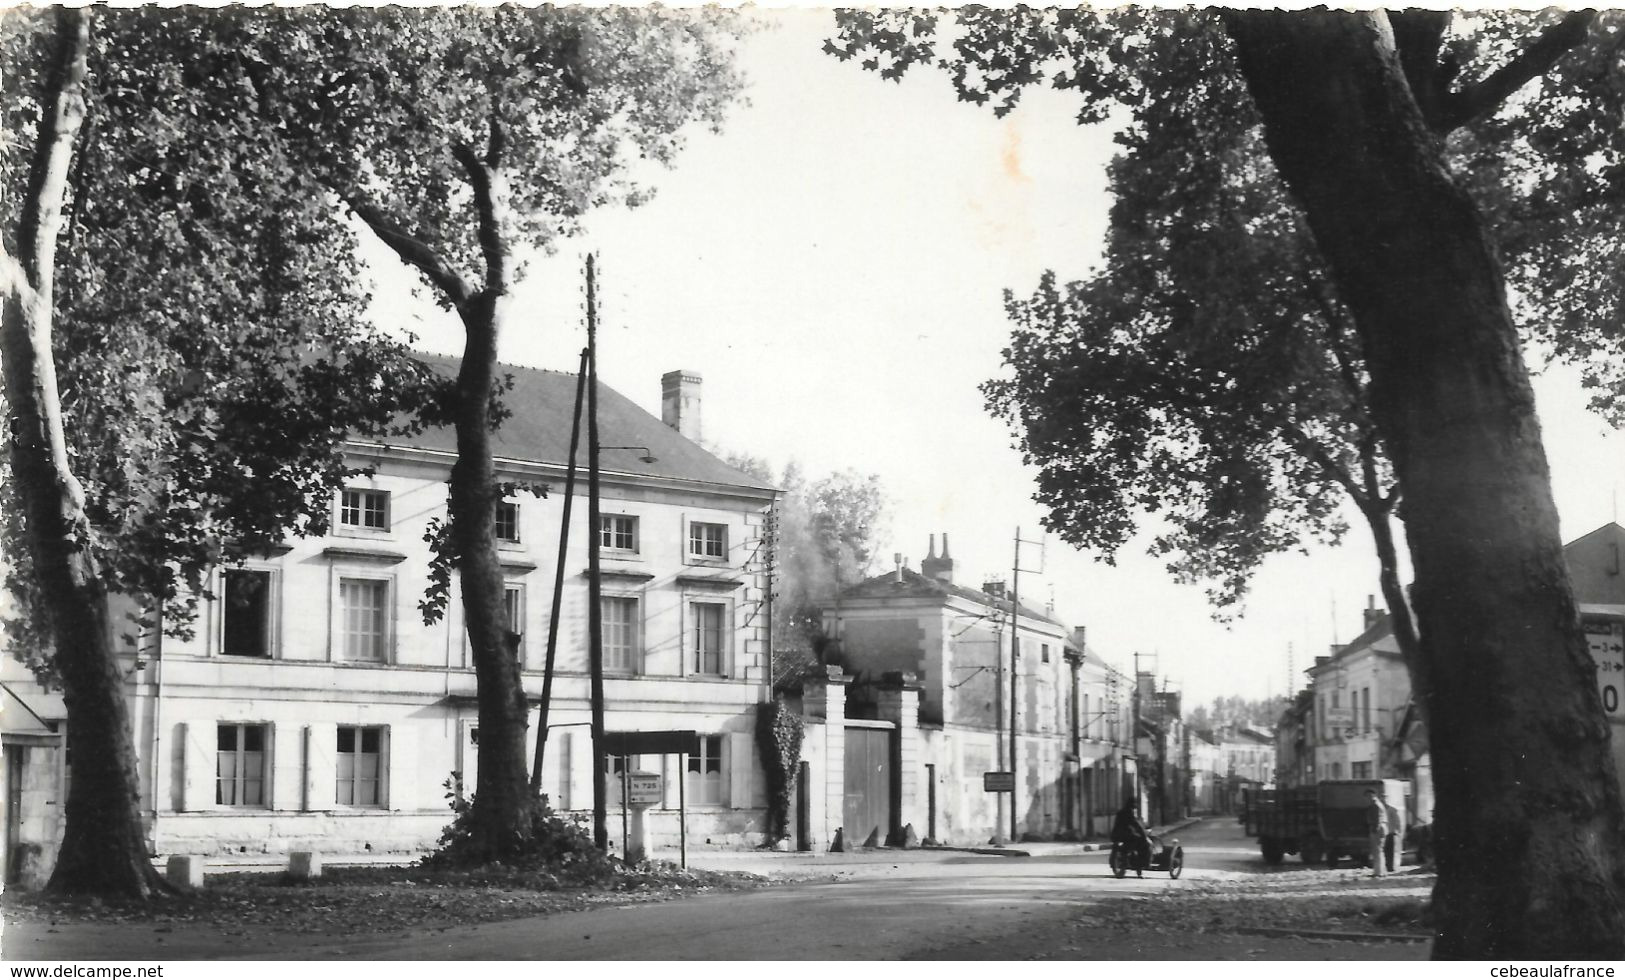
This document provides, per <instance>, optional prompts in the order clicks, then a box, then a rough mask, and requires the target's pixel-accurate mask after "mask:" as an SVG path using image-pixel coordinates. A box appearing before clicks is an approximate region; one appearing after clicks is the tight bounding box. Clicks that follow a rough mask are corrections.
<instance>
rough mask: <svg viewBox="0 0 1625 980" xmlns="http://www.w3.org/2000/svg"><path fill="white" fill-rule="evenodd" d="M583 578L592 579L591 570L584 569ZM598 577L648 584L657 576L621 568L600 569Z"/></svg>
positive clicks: (651, 573) (582, 571)
mask: <svg viewBox="0 0 1625 980" xmlns="http://www.w3.org/2000/svg"><path fill="white" fill-rule="evenodd" d="M581 577H582V578H591V577H592V571H591V569H585V568H584V569H582V570H581ZM598 577H599V578H618V579H628V580H631V581H635V582H648V581H651V580H652V579H653V578H654V577H655V576H654V573H653V572H635V571H632V570H630V569H624V570H623V569H619V568H600V569H599V570H598Z"/></svg>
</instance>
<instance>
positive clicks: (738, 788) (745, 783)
mask: <svg viewBox="0 0 1625 980" xmlns="http://www.w3.org/2000/svg"><path fill="white" fill-rule="evenodd" d="M727 742H728V758H727V759H726V760H724V761H725V762H726V763H727V766H728V769H727V772H728V805H729V806H731V807H733V808H734V809H735V810H741V809H744V808H746V807H751V806H755V805H756V804H755V801H754V798H753V794H752V793H751V772H752V771H753V770H754V769H755V768H756V767H755V765H753V749H754V747H755V746H754V745H753V743H754V742H755V739H754V738H753V737H752V736H751V734H750V733H749V732H730V733H729V734H728V739H727Z"/></svg>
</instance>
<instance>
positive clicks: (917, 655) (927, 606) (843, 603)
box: [824, 535, 1081, 843]
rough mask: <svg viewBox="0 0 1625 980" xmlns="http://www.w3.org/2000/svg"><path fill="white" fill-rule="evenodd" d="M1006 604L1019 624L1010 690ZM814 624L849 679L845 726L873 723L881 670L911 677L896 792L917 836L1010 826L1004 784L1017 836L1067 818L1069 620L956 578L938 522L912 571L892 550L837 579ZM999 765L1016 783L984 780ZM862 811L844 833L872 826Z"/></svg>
mask: <svg viewBox="0 0 1625 980" xmlns="http://www.w3.org/2000/svg"><path fill="white" fill-rule="evenodd" d="M1012 618H1013V619H1014V629H1015V630H1016V635H1017V638H1018V643H1017V650H1016V653H1015V654H1014V664H1015V684H1014V685H1013V687H1014V693H1013V695H1012V684H1011V664H1012V652H1011V646H1012V644H1011V629H1012ZM824 624H825V631H826V633H827V634H828V635H829V636H830V637H831V638H832V640H833V641H834V644H835V649H836V650H837V651H838V652H837V654H836V656H837V658H838V659H839V661H840V663H841V665H842V666H844V668H845V670H846V671H847V672H848V674H850V675H851V676H852V678H853V680H854V683H853V685H852V688H851V690H849V691H848V692H847V702H848V703H847V714H846V718H847V723H848V726H849V728H850V727H852V725H853V724H854V722H858V723H861V722H863V721H867V720H870V717H869V716H873V720H875V721H877V722H881V723H884V721H885V719H884V718H882V717H880V716H881V712H880V710H879V702H878V698H879V697H880V692H881V691H882V690H883V685H884V683H885V681H886V679H887V678H888V677H892V678H898V677H908V678H910V680H909V682H908V683H910V684H912V685H915V686H917V688H918V691H919V695H918V704H919V708H918V725H919V742H918V748H917V756H916V758H915V759H914V760H913V761H912V762H911V763H909V764H908V771H907V772H905V773H903V774H902V777H903V778H902V780H900V785H901V786H902V791H901V792H900V793H899V794H897V795H898V796H899V803H900V805H901V806H903V807H904V808H906V809H909V810H910V811H911V812H916V813H920V814H921V817H922V822H921V823H917V824H915V826H916V829H917V831H918V832H920V833H921V834H922V836H923V835H925V834H926V833H927V832H928V829H929V828H931V827H934V828H935V833H934V834H932V836H934V837H935V838H936V839H937V840H940V841H943V842H955V843H972V842H981V841H986V840H989V839H992V838H995V837H1007V836H1009V834H1010V826H1011V824H1010V815H1009V810H1008V809H1006V808H1007V807H1008V806H1010V805H1011V799H1012V796H1013V797H1014V801H1015V802H1014V806H1015V833H1016V836H1018V837H1019V836H1022V835H1025V834H1033V835H1042V836H1051V835H1055V834H1058V833H1062V832H1063V831H1064V830H1065V829H1066V824H1067V821H1068V820H1072V821H1073V822H1074V824H1075V823H1076V821H1077V818H1078V817H1079V816H1080V815H1081V814H1080V811H1079V809H1078V807H1079V804H1078V802H1077V799H1078V796H1079V795H1080V793H1081V780H1080V779H1078V778H1077V773H1078V771H1079V768H1080V767H1079V763H1078V759H1077V756H1076V754H1075V753H1074V752H1073V751H1072V724H1071V718H1072V704H1073V697H1074V692H1073V682H1072V670H1071V668H1070V667H1069V665H1068V658H1067V650H1068V636H1069V631H1068V629H1067V628H1066V626H1064V625H1063V624H1061V623H1060V622H1058V621H1056V620H1055V619H1054V618H1052V617H1051V615H1050V614H1048V613H1047V612H1039V611H1037V610H1034V609H1031V608H1029V607H1026V606H1021V607H1020V608H1019V609H1018V608H1017V607H1015V606H1014V605H1013V603H1012V600H1011V599H1010V598H1008V597H1007V596H1005V595H1004V590H1003V586H1002V584H999V583H988V584H987V585H986V586H985V587H984V588H982V589H975V588H970V587H967V586H964V585H960V584H957V583H955V582H954V564H953V559H952V558H951V557H950V556H949V554H948V542H947V536H946V535H944V536H943V547H942V554H941V555H940V556H939V555H938V554H937V553H936V540H935V536H933V538H932V541H931V548H930V554H929V555H928V557H927V558H926V559H925V560H924V561H923V562H921V566H920V571H918V572H916V571H914V570H912V569H909V568H906V567H904V566H903V564H902V562H901V559H900V558H899V560H898V563H897V567H896V568H895V570H893V571H891V572H888V573H886V574H884V575H878V576H875V577H873V578H871V579H868V580H867V581H864V582H861V583H859V584H858V585H855V586H852V587H850V588H848V589H846V590H844V591H842V592H841V593H840V595H839V596H838V597H837V598H836V600H835V601H832V602H831V603H829V604H828V605H827V606H826V608H825V611H824ZM871 692H874V693H871ZM870 702H873V705H872V706H871V705H870ZM1012 702H1013V706H1012ZM1012 715H1013V716H1014V724H1015V731H1016V738H1015V746H1014V749H1015V759H1014V766H1013V767H1012V765H1011V755H1010V753H1011V745H1010V741H1011V740H1010V731H1011V719H1012ZM849 734H850V732H849ZM865 737H867V736H865ZM875 751H876V752H881V751H884V750H883V749H881V748H877V749H875ZM1001 772H1009V773H1013V783H1014V791H1013V794H1012V792H1003V791H996V790H990V789H989V788H988V786H989V785H991V784H990V783H989V782H988V781H987V779H986V776H987V774H989V773H1001ZM909 785H913V786H914V787H915V789H914V790H913V791H912V792H911V791H910V790H909ZM854 791H861V788H860V787H857V786H855V785H854V784H852V783H851V782H850V781H849V783H848V792H854ZM909 822H911V823H912V822H913V821H909ZM861 823H862V824H863V826H860V827H859V828H858V830H857V832H853V831H852V829H851V828H848V831H849V833H851V835H852V839H853V840H854V841H855V842H861V841H862V840H863V839H864V837H865V835H866V834H868V833H869V831H868V830H867V829H866V828H867V827H868V826H870V824H871V821H870V819H869V818H864V819H863V820H862V821H861ZM882 836H884V833H882Z"/></svg>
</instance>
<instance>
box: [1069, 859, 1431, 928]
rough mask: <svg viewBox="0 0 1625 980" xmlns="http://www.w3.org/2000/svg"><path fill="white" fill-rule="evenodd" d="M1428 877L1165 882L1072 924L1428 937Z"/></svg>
mask: <svg viewBox="0 0 1625 980" xmlns="http://www.w3.org/2000/svg"><path fill="white" fill-rule="evenodd" d="M1434 879H1435V876H1434V875H1432V874H1404V875H1395V876H1391V877H1388V878H1370V877H1368V876H1367V875H1366V873H1364V872H1361V871H1350V870H1342V871H1319V870H1313V871H1308V870H1306V871H1301V872H1297V873H1295V874H1294V875H1292V876H1291V878H1290V880H1288V879H1287V877H1286V876H1284V875H1271V876H1267V877H1263V878H1255V879H1243V880H1227V881H1192V880H1189V879H1187V880H1185V881H1181V882H1178V883H1171V884H1170V886H1169V888H1168V889H1167V890H1166V891H1164V892H1161V893H1159V894H1156V895H1150V896H1125V897H1124V898H1123V899H1121V900H1120V901H1112V902H1101V903H1098V904H1091V905H1090V906H1089V908H1088V910H1087V912H1086V913H1085V914H1084V915H1083V916H1082V917H1081V919H1080V921H1079V923H1078V925H1079V926H1085V925H1087V926H1091V927H1094V926H1106V927H1109V928H1118V929H1123V930H1128V931H1134V932H1145V931H1150V932H1164V933H1170V934H1172V933H1186V934H1188V933H1198V932H1237V931H1240V930H1246V929H1259V928H1264V929H1280V930H1288V931H1290V930H1302V931H1304V932H1345V933H1361V934H1370V935H1392V936H1394V937H1396V938H1399V937H1406V938H1409V937H1425V936H1431V935H1432V928H1431V925H1430V924H1429V918H1428V896H1429V895H1430V894H1431V893H1432V890H1433V882H1434Z"/></svg>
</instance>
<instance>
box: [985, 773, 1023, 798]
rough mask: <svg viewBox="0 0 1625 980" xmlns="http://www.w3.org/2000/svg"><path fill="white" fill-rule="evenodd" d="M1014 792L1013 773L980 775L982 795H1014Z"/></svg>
mask: <svg viewBox="0 0 1625 980" xmlns="http://www.w3.org/2000/svg"><path fill="white" fill-rule="evenodd" d="M1015 791H1016V774H1015V773H1013V772H984V773H982V792H984V793H1014V792H1015Z"/></svg>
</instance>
